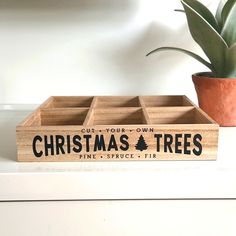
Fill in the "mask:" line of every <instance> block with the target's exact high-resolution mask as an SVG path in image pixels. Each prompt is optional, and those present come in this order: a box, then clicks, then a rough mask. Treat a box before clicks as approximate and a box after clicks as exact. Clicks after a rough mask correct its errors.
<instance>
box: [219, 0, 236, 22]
mask: <svg viewBox="0 0 236 236" xmlns="http://www.w3.org/2000/svg"><path fill="white" fill-rule="evenodd" d="M235 2H236V0H228V1H226V3H225V5H224V7H223V9H222V13H221V19H222V23H223V25H224V23H225V21H226V19H227V17H228V15H229V13H230V11H231V9H232V7H233V6H234V4H235Z"/></svg>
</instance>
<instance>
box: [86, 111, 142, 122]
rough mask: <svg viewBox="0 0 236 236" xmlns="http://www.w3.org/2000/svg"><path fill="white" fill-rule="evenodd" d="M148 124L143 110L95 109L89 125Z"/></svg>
mask: <svg viewBox="0 0 236 236" xmlns="http://www.w3.org/2000/svg"><path fill="white" fill-rule="evenodd" d="M134 124H146V121H145V118H144V115H143V111H142V109H141V108H127V109H126V108H125V109H124V108H113V109H95V110H94V111H93V114H92V119H91V122H90V123H89V125H92V126H94V125H134Z"/></svg>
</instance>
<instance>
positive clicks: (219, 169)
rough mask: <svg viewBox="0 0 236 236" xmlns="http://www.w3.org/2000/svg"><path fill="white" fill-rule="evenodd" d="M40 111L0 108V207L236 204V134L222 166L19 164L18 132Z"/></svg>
mask: <svg viewBox="0 0 236 236" xmlns="http://www.w3.org/2000/svg"><path fill="white" fill-rule="evenodd" d="M35 107H36V106H35V105H0V201H11V200H70V199H71V200H73V199H74V200H88V199H93V200H98V199H107V200H108V199H188V198H190V199H192V198H194V199H205V198H217V199H218V198H227V199H228V198H236V128H220V136H219V150H218V159H217V161H135V162H134V161H129V162H127V161H124V162H122V161H120V162H63V163H61V162H60V163H59V162H58V163H55V162H54V163H19V162H17V161H16V141H15V127H16V125H17V124H18V123H19V122H20V121H21V120H23V119H24V118H25V117H26V116H27V114H29V113H30V112H31V111H33V109H35Z"/></svg>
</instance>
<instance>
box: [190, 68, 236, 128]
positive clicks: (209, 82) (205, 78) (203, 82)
mask: <svg viewBox="0 0 236 236" xmlns="http://www.w3.org/2000/svg"><path fill="white" fill-rule="evenodd" d="M192 79H193V83H194V86H195V89H196V92H197V96H198V103H199V107H200V108H201V109H203V110H204V111H205V112H206V113H207V114H208V115H210V116H211V117H212V118H213V119H214V120H215V121H216V122H217V123H218V124H219V125H220V126H236V78H235V79H234V78H232V79H230V78H229V79H228V78H212V77H211V73H207V72H206V73H197V74H194V75H192Z"/></svg>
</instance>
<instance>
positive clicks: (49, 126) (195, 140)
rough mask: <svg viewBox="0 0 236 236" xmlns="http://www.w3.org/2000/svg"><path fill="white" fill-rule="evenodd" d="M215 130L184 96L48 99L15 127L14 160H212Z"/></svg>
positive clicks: (208, 120) (200, 111)
mask: <svg viewBox="0 0 236 236" xmlns="http://www.w3.org/2000/svg"><path fill="white" fill-rule="evenodd" d="M218 131H219V126H218V125H217V124H216V123H215V122H214V121H213V120H212V119H211V118H210V117H209V116H207V115H206V114H205V113H204V112H203V111H202V110H201V109H199V108H198V107H196V106H195V105H194V104H193V103H192V102H191V101H190V100H189V99H188V98H187V97H186V96H137V97H132V96H125V97H124V96H122V97H121V96H95V97H89V96H86V97H82V96H80V97H50V98H49V99H48V100H47V101H45V102H44V103H43V104H42V105H41V106H40V107H39V108H38V109H37V110H35V111H34V112H33V113H32V114H31V115H29V116H28V117H27V118H26V119H25V120H24V121H23V122H22V123H21V124H19V125H18V126H17V128H16V137H17V148H18V161H38V162H40V161H118V160H122V161H124V160H216V156H217V145H218Z"/></svg>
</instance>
